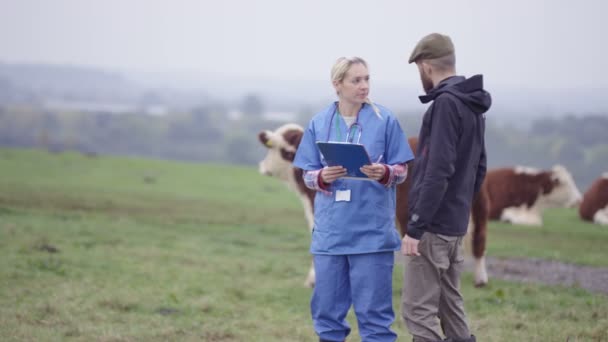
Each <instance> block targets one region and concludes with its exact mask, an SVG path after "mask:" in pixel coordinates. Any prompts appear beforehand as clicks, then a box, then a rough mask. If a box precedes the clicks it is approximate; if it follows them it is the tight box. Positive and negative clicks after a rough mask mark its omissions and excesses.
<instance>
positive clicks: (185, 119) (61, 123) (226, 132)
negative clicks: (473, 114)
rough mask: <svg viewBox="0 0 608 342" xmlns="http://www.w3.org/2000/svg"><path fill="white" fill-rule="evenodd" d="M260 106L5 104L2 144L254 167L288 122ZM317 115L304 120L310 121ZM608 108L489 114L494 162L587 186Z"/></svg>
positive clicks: (0, 119) (607, 128) (413, 120)
mask: <svg viewBox="0 0 608 342" xmlns="http://www.w3.org/2000/svg"><path fill="white" fill-rule="evenodd" d="M262 110H263V107H261V104H260V103H257V102H256V101H255V99H252V98H248V99H246V101H244V102H243V106H242V111H243V113H242V114H243V116H242V117H241V118H240V119H231V118H229V116H228V113H227V110H226V108H225V107H224V106H222V105H221V104H209V105H206V106H201V107H197V108H194V109H192V110H189V111H183V112H172V113H169V114H168V115H165V116H150V115H143V114H137V113H132V114H111V113H106V112H93V113H82V112H69V111H64V112H52V111H48V110H42V109H40V108H37V107H34V106H4V107H0V145H3V146H12V147H33V148H43V149H47V150H48V151H49V152H53V153H56V152H61V151H65V150H75V151H80V152H82V153H85V154H88V155H131V156H143V157H154V158H163V159H175V160H189V161H197V162H214V163H233V164H244V165H254V164H256V163H258V162H259V160H260V159H261V158H263V156H264V153H265V149H264V147H263V146H261V144H259V143H258V142H257V134H258V132H259V131H261V130H266V129H270V130H272V129H274V128H276V127H278V126H280V125H281V124H283V122H280V121H271V120H265V119H264V118H263V116H262V115H261V111H262ZM311 115H312V113H309V114H308V115H307V113H306V112H302V113H301V114H300V115H299V116H298V118H297V120H296V121H298V123H300V124H302V125H305V124H306V122H307V121H308V119H309V118H310V116H311ZM397 117H398V119H399V121H400V123H401V125H402V127H404V129H405V130H406V133H407V134H408V135H409V136H411V135H416V134H417V131H418V128H419V127H420V121H421V116H420V115H419V114H416V115H412V114H408V113H397ZM606 132H608V113H605V114H597V115H584V116H565V117H560V118H538V119H536V120H534V121H533V123H532V125H531V126H530V127H528V128H517V127H513V126H510V125H508V124H502V125H498V124H495V123H493V122H492V121H491V120H489V119H488V121H487V130H486V145H487V148H488V162H489V165H490V167H499V166H513V165H526V166H532V167H538V168H549V167H551V166H553V165H555V164H562V165H564V166H566V167H567V168H568V169H569V170H570V171H571V172H572V174H573V176H574V178H575V180H576V181H577V184H578V185H579V187H580V188H581V190H583V191H584V190H585V189H586V187H587V186H588V185H589V184H590V183H591V182H592V181H593V180H594V179H595V178H597V177H598V176H599V175H600V174H601V173H603V172H608V134H606Z"/></svg>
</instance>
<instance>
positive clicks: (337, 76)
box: [331, 57, 382, 119]
mask: <svg viewBox="0 0 608 342" xmlns="http://www.w3.org/2000/svg"><path fill="white" fill-rule="evenodd" d="M353 64H361V65H363V66H364V67H365V68H367V63H366V62H365V60H364V59H363V58H361V57H340V58H338V59H337V60H336V63H334V66H333V67H332V68H331V81H332V82H336V83H340V82H342V81H344V76H346V72H347V71H348V69H350V67H351V66H352V65H353ZM365 103H367V104H369V105H370V106H371V107H372V109H373V110H374V113H376V116H378V118H380V119H382V115H380V109H379V108H378V107H377V106H376V105H375V104H374V103H373V102H372V100H370V98H369V97H367V98H365Z"/></svg>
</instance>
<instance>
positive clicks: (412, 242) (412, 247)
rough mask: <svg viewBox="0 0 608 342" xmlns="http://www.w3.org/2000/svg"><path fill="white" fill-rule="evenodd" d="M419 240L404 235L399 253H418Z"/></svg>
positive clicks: (409, 254)
mask: <svg viewBox="0 0 608 342" xmlns="http://www.w3.org/2000/svg"><path fill="white" fill-rule="evenodd" d="M419 242H420V240H416V239H414V238H412V237H410V236H409V235H405V236H404V237H403V240H402V241H401V253H402V254H403V255H405V256H417V255H420V253H419V252H418V243H419Z"/></svg>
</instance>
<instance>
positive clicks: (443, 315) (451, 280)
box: [401, 232, 471, 342]
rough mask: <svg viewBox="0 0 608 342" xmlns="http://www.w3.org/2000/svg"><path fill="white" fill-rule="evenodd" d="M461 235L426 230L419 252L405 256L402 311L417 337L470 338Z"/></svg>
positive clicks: (430, 339)
mask: <svg viewBox="0 0 608 342" xmlns="http://www.w3.org/2000/svg"><path fill="white" fill-rule="evenodd" d="M463 238H464V237H462V236H446V235H440V234H434V233H429V232H425V233H424V234H423V235H422V238H421V239H420V242H419V243H418V252H419V253H420V256H406V257H405V272H404V274H403V289H402V291H401V313H402V316H403V319H404V321H405V323H406V325H407V327H408V330H409V332H410V334H412V335H413V336H414V341H415V342H418V341H441V340H442V338H443V337H442V336H441V330H443V332H444V334H445V335H446V337H447V338H452V339H456V340H458V339H468V338H470V336H471V333H470V331H469V327H468V325H467V322H466V315H465V312H464V303H463V299H462V295H461V294H460V273H461V272H462V268H463V263H464V255H463V248H462V240H463Z"/></svg>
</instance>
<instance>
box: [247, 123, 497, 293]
mask: <svg viewBox="0 0 608 342" xmlns="http://www.w3.org/2000/svg"><path fill="white" fill-rule="evenodd" d="M302 135H303V129H302V127H301V126H298V125H295V124H286V125H283V126H281V127H279V128H278V129H277V130H275V131H263V132H260V133H259V134H258V138H259V140H260V142H261V143H262V144H263V145H264V146H266V147H267V148H268V153H267V154H266V157H265V158H264V160H262V161H261V162H260V165H259V171H260V173H262V174H264V175H268V176H272V177H276V178H278V179H280V180H282V181H283V182H285V183H286V184H287V186H288V187H289V188H290V189H291V190H292V191H294V192H296V193H297V194H298V197H299V198H300V200H301V201H302V204H303V206H304V212H305V214H306V220H307V222H308V228H309V230H310V231H311V232H312V228H313V224H314V220H313V208H314V205H313V203H314V196H315V192H314V191H313V190H310V189H308V188H307V187H306V186H305V185H304V181H303V179H302V170H300V169H298V168H295V167H294V166H293V164H292V162H293V159H294V157H295V152H296V150H297V148H298V146H299V144H300V140H301V139H302ZM408 143H409V145H410V147H411V148H412V151H414V152H415V151H416V147H417V144H418V139H417V138H410V139H409V141H408ZM409 167H410V172H411V167H412V162H410V164H409ZM410 185H411V179H410V177H408V178H407V179H406V180H405V182H403V183H401V184H399V185H397V212H396V217H397V221H398V223H399V226H400V230H401V235H402V236H403V235H405V233H406V228H407V221H408V203H407V196H408V191H409V188H410ZM487 210H488V201H487V199H486V197H485V193H484V192H482V191H480V192H479V193H478V194H477V196H476V198H475V201H474V203H473V208H472V216H471V217H472V220H473V232H472V246H473V248H472V251H473V256H474V257H475V285H476V286H483V285H485V284H486V283H487V282H488V276H487V272H486V268H485V256H484V254H485V243H486V230H487ZM314 283H315V273H314V268H313V267H312V266H311V268H310V271H309V273H308V276H307V278H306V281H305V285H306V286H309V287H312V286H314Z"/></svg>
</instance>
